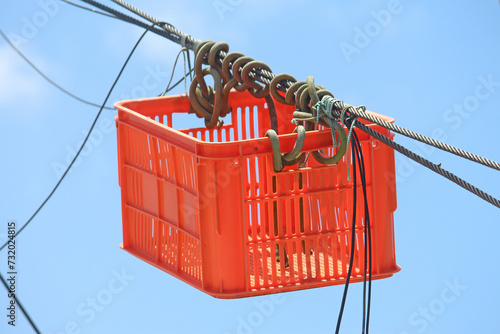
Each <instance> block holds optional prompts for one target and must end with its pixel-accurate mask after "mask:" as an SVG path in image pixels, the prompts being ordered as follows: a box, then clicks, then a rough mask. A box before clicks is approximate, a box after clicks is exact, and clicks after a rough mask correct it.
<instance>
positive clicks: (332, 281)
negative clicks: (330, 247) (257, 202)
mask: <svg viewBox="0 0 500 334" xmlns="http://www.w3.org/2000/svg"><path fill="white" fill-rule="evenodd" d="M120 248H122V249H123V250H125V251H127V252H128V253H130V254H131V255H133V256H135V257H137V258H138V259H140V260H142V261H145V262H147V263H149V264H150V265H152V266H155V267H156V268H158V269H160V270H162V271H164V272H166V273H167V274H170V275H171V276H173V277H175V278H177V279H179V280H181V281H183V282H184V283H187V284H189V285H191V286H192V287H194V288H196V289H198V290H200V291H201V292H204V293H206V294H208V295H210V296H212V297H215V298H219V299H234V298H246V297H254V296H261V295H268V294H274V293H281V292H290V291H298V290H304V289H312V288H320V287H326V286H332V285H343V284H345V282H346V279H345V278H342V277H340V278H339V277H335V278H323V279H318V278H314V279H312V280H309V281H301V282H283V284H279V285H275V286H265V287H252V288H250V289H248V290H247V291H239V292H219V291H208V290H205V289H203V285H202V284H203V283H202V282H201V281H198V280H196V279H194V278H192V277H190V276H187V275H184V274H182V273H179V272H177V271H176V269H175V268H171V267H168V266H166V265H165V264H161V263H159V262H157V261H153V260H151V259H150V258H148V257H145V256H144V255H143V254H142V253H141V252H139V251H136V250H134V249H128V248H125V247H124V246H123V244H120ZM294 255H295V256H294V260H293V261H297V259H296V255H297V254H294ZM268 259H269V260H268V261H270V257H269V258H268ZM278 266H279V263H278ZM338 266H340V262H338ZM339 270H340V267H339ZM400 270H401V267H400V266H398V265H396V266H395V267H394V268H392V269H391V270H389V271H387V272H384V273H379V274H374V275H372V280H378V279H383V278H388V277H391V276H392V275H393V274H395V273H397V272H398V271H400ZM284 271H285V272H287V271H288V272H289V270H284ZM280 272H281V269H280ZM284 276H286V274H285V275H284ZM250 280H251V282H250V283H251V284H253V285H254V286H255V276H254V277H253V278H250ZM252 280H253V281H252ZM350 282H351V283H356V282H363V275H361V274H358V275H351V280H350Z"/></svg>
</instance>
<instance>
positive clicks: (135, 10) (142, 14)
mask: <svg viewBox="0 0 500 334" xmlns="http://www.w3.org/2000/svg"><path fill="white" fill-rule="evenodd" d="M111 1H113V2H114V3H117V4H119V5H120V6H122V7H123V8H126V9H128V10H129V11H131V12H133V13H135V14H137V15H139V16H140V17H142V18H143V19H146V20H148V21H149V22H151V23H154V24H159V23H160V20H158V19H156V18H154V17H153V16H151V15H149V14H147V13H145V12H143V11H142V10H140V9H138V8H136V7H134V6H132V5H131V4H128V3H126V2H125V1H121V0H111ZM169 25H170V26H172V25H171V24H169ZM174 29H175V28H174Z"/></svg>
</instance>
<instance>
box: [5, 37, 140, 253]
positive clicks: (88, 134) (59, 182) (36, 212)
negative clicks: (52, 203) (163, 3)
mask: <svg viewBox="0 0 500 334" xmlns="http://www.w3.org/2000/svg"><path fill="white" fill-rule="evenodd" d="M148 31H149V29H147V30H146V31H144V33H143V34H142V35H141V37H140V38H139V40H138V41H137V43H135V45H134V47H133V48H132V51H131V52H130V54H129V55H128V57H127V60H126V61H125V63H124V64H123V66H122V68H121V70H120V72H119V73H118V76H117V77H116V79H115V81H114V82H113V85H112V86H111V88H110V90H109V92H108V94H107V95H106V98H105V99H104V102H103V103H102V105H101V108H100V110H99V112H98V113H97V116H96V117H95V119H94V122H93V123H92V125H91V126H90V130H89V132H88V133H87V136H86V137H85V139H84V140H83V143H82V145H81V146H80V149H79V150H78V152H76V155H75V157H74V158H73V160H72V161H71V163H70V164H69V165H68V168H66V171H65V172H64V174H63V175H62V176H61V178H60V179H59V181H58V182H57V184H56V185H55V187H54V189H52V191H51V192H50V194H49V195H48V196H47V198H46V199H45V200H44V201H43V202H42V204H41V205H40V206H39V207H38V209H37V210H36V211H35V213H34V214H33V215H32V216H31V218H30V219H28V221H27V222H26V224H24V225H23V227H21V228H20V229H19V231H17V233H16V234H15V235H14V237H17V236H18V235H19V233H21V232H22V231H23V230H24V228H25V227H26V226H28V224H29V223H30V222H31V221H32V220H33V218H35V216H36V215H37V214H38V212H39V211H40V210H41V209H42V208H43V207H44V205H45V204H46V203H47V202H48V201H49V199H50V198H51V197H52V195H53V194H54V193H55V191H56V190H57V188H58V187H59V185H60V184H61V182H62V180H63V179H64V177H65V176H66V174H68V172H69V170H70V168H71V166H73V164H74V163H75V161H76V159H77V158H78V156H79V155H80V152H81V151H82V150H83V147H84V146H85V144H86V143H87V140H88V139H89V137H90V134H91V133H92V130H93V129H94V127H95V125H96V123H97V120H98V119H99V116H100V115H101V113H102V110H103V109H104V106H105V105H106V102H107V101H108V99H109V96H110V95H111V92H113V89H114V88H115V86H116V83H117V82H118V80H119V79H120V77H121V75H122V73H123V70H124V69H125V67H126V66H127V64H128V62H129V60H130V58H131V57H132V54H133V53H134V51H135V49H136V48H137V46H138V45H139V43H140V42H141V41H142V38H143V37H144V36H145V35H146V33H147V32H148ZM7 244H8V241H7V242H6V243H5V244H4V245H3V246H2V247H1V248H0V251H1V250H2V249H4V247H5V246H6V245H7Z"/></svg>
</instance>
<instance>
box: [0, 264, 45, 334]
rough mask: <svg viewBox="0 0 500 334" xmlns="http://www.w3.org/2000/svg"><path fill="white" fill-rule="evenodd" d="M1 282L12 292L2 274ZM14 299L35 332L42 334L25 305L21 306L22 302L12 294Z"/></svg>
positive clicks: (0, 274) (0, 275)
mask: <svg viewBox="0 0 500 334" xmlns="http://www.w3.org/2000/svg"><path fill="white" fill-rule="evenodd" d="M0 280H1V281H2V283H3V285H4V286H5V288H6V289H7V291H9V292H10V289H9V285H8V284H7V281H5V279H4V278H3V276H2V273H0ZM12 297H13V298H14V300H15V301H16V303H17V305H19V308H20V309H21V311H22V312H23V313H24V315H25V316H26V319H28V322H29V323H30V325H31V327H32V328H33V330H34V331H35V332H36V333H37V334H40V333H41V332H40V330H39V329H38V327H37V326H36V324H35V322H34V321H33V319H31V316H30V314H29V313H28V311H26V309H25V308H24V306H23V304H21V302H20V301H19V298H18V297H17V296H16V294H15V293H12Z"/></svg>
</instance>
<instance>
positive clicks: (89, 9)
mask: <svg viewBox="0 0 500 334" xmlns="http://www.w3.org/2000/svg"><path fill="white" fill-rule="evenodd" d="M59 1H62V2H65V3H67V4H68V5H72V6H75V7H78V8H81V9H85V10H88V11H90V12H92V13H96V14H101V15H104V16H108V17H111V18H113V19H118V20H119V18H118V17H116V16H114V15H111V14H108V13H105V12H101V11H99V10H95V9H93V8H89V7H85V6H82V5H79V4H77V3H74V2H72V1H68V0H59Z"/></svg>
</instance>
